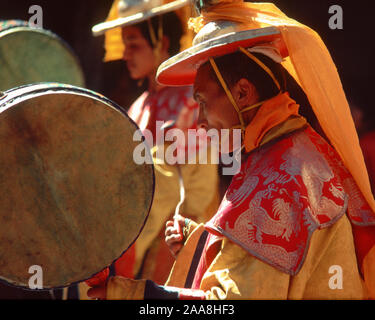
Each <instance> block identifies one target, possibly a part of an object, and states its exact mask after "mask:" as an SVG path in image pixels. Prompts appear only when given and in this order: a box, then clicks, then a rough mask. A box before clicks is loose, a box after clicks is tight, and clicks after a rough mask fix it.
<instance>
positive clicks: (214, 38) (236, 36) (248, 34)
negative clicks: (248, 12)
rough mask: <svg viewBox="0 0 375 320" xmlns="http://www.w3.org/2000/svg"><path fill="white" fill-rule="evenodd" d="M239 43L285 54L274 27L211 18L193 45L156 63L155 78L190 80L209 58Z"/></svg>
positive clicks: (177, 81) (186, 82)
mask: <svg viewBox="0 0 375 320" xmlns="http://www.w3.org/2000/svg"><path fill="white" fill-rule="evenodd" d="M240 47H244V48H249V47H257V48H258V49H259V51H261V52H262V53H263V54H266V55H268V56H269V55H272V53H271V52H273V53H275V54H276V55H277V56H279V57H280V58H281V59H282V58H284V57H286V56H288V50H287V49H286V46H285V44H284V42H283V40H282V37H281V33H280V31H279V30H278V29H277V28H275V27H266V28H259V29H252V30H249V29H247V28H244V26H243V25H242V24H239V23H236V22H232V21H224V20H223V21H213V22H209V23H207V24H206V25H205V26H204V27H203V28H202V29H201V30H200V31H199V32H198V34H197V35H196V36H195V38H194V40H193V45H192V47H190V48H188V49H186V50H184V51H182V52H181V53H179V54H177V55H175V56H173V57H172V58H170V59H168V60H166V61H165V62H164V63H162V64H161V65H160V66H159V68H158V72H157V76H156V78H157V81H158V82H159V83H161V84H164V85H190V84H193V83H194V79H195V75H196V72H197V69H198V68H199V66H201V65H202V64H203V63H204V62H206V61H207V60H208V59H209V58H211V57H218V56H222V55H226V54H229V53H233V52H235V51H236V50H238V48H240ZM262 47H263V48H264V50H261V49H260V48H262ZM254 51H256V50H254ZM271 58H272V57H271Z"/></svg>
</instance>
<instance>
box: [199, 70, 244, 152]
mask: <svg viewBox="0 0 375 320" xmlns="http://www.w3.org/2000/svg"><path fill="white" fill-rule="evenodd" d="M194 99H195V100H196V102H197V103H198V105H199V118H198V126H199V127H200V128H203V129H205V130H210V129H216V130H218V134H219V143H220V144H221V143H222V140H221V138H222V135H221V134H220V133H221V131H220V130H221V129H230V128H232V127H233V126H235V125H238V124H239V120H238V115H237V112H236V110H235V109H234V107H233V106H232V104H231V103H230V101H229V99H228V97H227V95H226V94H225V92H224V90H223V89H222V88H221V87H220V86H219V84H218V83H217V82H216V81H215V80H213V79H212V75H211V73H210V66H209V65H208V64H205V65H203V66H202V67H201V68H199V70H198V72H197V75H196V78H195V83H194ZM230 141H232V140H231V139H230ZM230 147H231V145H230Z"/></svg>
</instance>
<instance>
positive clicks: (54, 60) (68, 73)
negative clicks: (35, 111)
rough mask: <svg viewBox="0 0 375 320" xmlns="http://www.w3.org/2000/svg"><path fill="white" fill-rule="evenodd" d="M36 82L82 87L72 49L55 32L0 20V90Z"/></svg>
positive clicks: (81, 79)
mask: <svg viewBox="0 0 375 320" xmlns="http://www.w3.org/2000/svg"><path fill="white" fill-rule="evenodd" d="M35 82H60V83H66V84H71V85H75V86H78V87H84V86H85V80H84V75H83V71H82V69H81V65H80V63H79V61H78V59H77V57H76V56H75V54H74V53H73V51H72V49H71V48H70V47H69V46H68V45H67V44H66V43H65V42H64V41H63V40H62V39H61V38H59V37H58V36H57V35H55V34H54V33H52V32H50V31H47V30H44V29H41V28H35V27H31V26H29V25H28V23H27V22H25V21H20V20H3V21H1V20H0V91H5V90H8V89H11V88H14V87H18V86H21V85H25V84H31V83H35Z"/></svg>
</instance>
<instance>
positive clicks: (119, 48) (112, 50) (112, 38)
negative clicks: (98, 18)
mask: <svg viewBox="0 0 375 320" xmlns="http://www.w3.org/2000/svg"><path fill="white" fill-rule="evenodd" d="M119 1H120V0H114V1H113V4H112V7H111V10H110V11H109V14H108V17H107V19H106V22H107V21H112V20H116V19H118V18H119V14H118V10H117V6H118V3H119ZM172 1H173V0H165V1H163V3H164V4H165V3H169V2H172ZM176 14H177V15H178V16H179V18H180V20H181V23H182V26H183V32H184V33H183V35H182V37H181V40H180V45H181V50H185V49H186V48H188V47H190V46H191V43H192V41H193V37H194V32H193V31H192V30H190V29H188V27H187V23H186V22H187V21H188V19H189V17H190V16H191V8H190V6H185V7H183V8H181V9H179V10H176ZM171 27H173V26H171ZM104 37H105V40H104V48H105V56H104V62H109V61H114V60H121V59H122V57H123V55H124V50H125V45H124V43H123V41H122V35H121V27H117V28H114V29H111V30H108V31H106V33H105V35H104Z"/></svg>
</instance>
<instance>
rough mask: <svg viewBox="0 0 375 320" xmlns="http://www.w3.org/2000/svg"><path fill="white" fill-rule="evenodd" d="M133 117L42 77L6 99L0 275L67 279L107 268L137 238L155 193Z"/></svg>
mask: <svg viewBox="0 0 375 320" xmlns="http://www.w3.org/2000/svg"><path fill="white" fill-rule="evenodd" d="M137 129H138V127H137V126H136V124H135V123H134V122H133V121H132V120H131V119H130V118H129V117H128V116H127V115H126V113H125V112H124V111H123V110H122V109H121V108H120V107H118V106H117V105H115V104H114V103H112V102H111V101H110V100H108V99H106V98H105V97H103V96H101V95H98V94H96V93H93V92H91V91H89V90H85V89H81V88H77V87H73V86H67V85H61V84H36V85H28V86H24V87H20V88H15V89H12V90H9V91H7V92H5V96H2V97H0V150H1V152H0V190H1V194H0V278H1V279H2V280H6V281H7V282H9V283H11V284H14V285H16V286H20V287H25V288H27V287H28V286H29V279H30V277H31V276H32V274H30V273H29V268H30V266H33V265H37V266H40V267H41V268H42V270H43V288H44V289H48V288H56V287H63V286H68V285H70V284H72V283H75V282H79V281H82V280H85V279H88V278H90V277H91V276H92V275H93V274H95V273H97V272H98V271H100V270H102V269H103V268H104V267H106V266H109V265H110V264H111V263H112V262H113V261H114V260H115V259H117V258H118V257H119V256H120V255H121V254H122V253H123V252H124V251H125V250H126V249H127V248H128V247H129V246H130V245H131V244H132V243H133V242H134V241H135V239H136V238H137V236H138V234H139V233H140V231H141V229H142V227H143V225H144V223H145V221H146V218H147V215H148V212H149V209H150V207H151V202H152V197H153V191H154V172H153V165H152V164H136V163H135V162H134V159H133V150H134V148H135V147H136V146H139V145H140V144H141V143H143V144H144V146H142V147H144V149H145V150H146V153H148V155H149V150H148V148H147V146H146V143H145V142H139V141H133V135H134V132H135V131H136V130H137Z"/></svg>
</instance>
